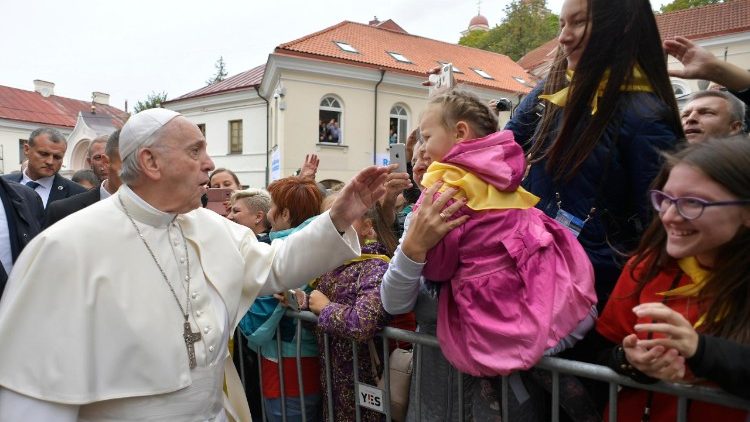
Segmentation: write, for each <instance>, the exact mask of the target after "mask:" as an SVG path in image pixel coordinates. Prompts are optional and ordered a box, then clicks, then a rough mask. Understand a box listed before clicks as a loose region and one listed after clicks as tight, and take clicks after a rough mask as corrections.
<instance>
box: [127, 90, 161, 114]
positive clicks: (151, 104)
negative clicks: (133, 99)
mask: <svg viewBox="0 0 750 422" xmlns="http://www.w3.org/2000/svg"><path fill="white" fill-rule="evenodd" d="M164 101H167V92H166V91H164V92H153V91H152V92H151V93H150V94H148V97H146V99H145V100H144V101H138V103H136V105H135V107H133V111H135V112H136V113H140V112H141V111H143V110H148V109H150V108H159V107H161V105H162V104H163V103H164Z"/></svg>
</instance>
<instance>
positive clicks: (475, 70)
mask: <svg viewBox="0 0 750 422" xmlns="http://www.w3.org/2000/svg"><path fill="white" fill-rule="evenodd" d="M471 70H473V71H474V72H476V74H477V75H479V76H481V77H483V78H484V79H494V78H493V77H492V76H490V74H489V73H487V72H485V71H484V70H482V69H471Z"/></svg>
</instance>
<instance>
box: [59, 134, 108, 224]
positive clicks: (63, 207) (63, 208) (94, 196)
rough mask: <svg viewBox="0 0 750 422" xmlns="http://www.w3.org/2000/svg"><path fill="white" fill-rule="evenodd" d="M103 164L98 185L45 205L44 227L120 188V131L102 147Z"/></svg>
mask: <svg viewBox="0 0 750 422" xmlns="http://www.w3.org/2000/svg"><path fill="white" fill-rule="evenodd" d="M104 154H106V155H105V158H104V164H103V165H104V166H105V167H106V172H105V173H104V174H107V175H108V176H107V179H105V180H104V181H103V182H102V183H101V185H100V186H97V187H94V188H92V189H89V190H88V191H86V192H84V193H80V194H78V195H74V196H71V197H70V198H65V199H63V200H60V201H56V202H53V203H52V204H50V205H49V206H48V207H47V212H46V220H45V224H44V227H49V226H51V225H52V224H54V223H56V222H58V221H60V220H62V219H63V218H65V217H67V216H69V215H70V214H73V213H74V212H76V211H79V210H82V209H84V208H86V207H88V206H89V205H92V204H94V203H96V202H97V201H100V200H102V199H105V198H108V197H109V196H110V195H112V194H113V193H115V192H117V189H119V188H120V184H121V182H120V169H121V168H122V161H121V160H120V131H119V130H117V131H115V132H113V133H112V134H111V135H110V136H109V139H108V140H107V144H106V145H105V147H104Z"/></svg>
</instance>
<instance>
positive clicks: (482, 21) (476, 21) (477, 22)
mask: <svg viewBox="0 0 750 422" xmlns="http://www.w3.org/2000/svg"><path fill="white" fill-rule="evenodd" d="M472 26H486V27H488V28H489V26H490V23H489V21H487V18H485V17H484V16H482V15H476V16H474V17H473V18H471V21H469V28H471V27H472Z"/></svg>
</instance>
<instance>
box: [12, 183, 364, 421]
mask: <svg viewBox="0 0 750 422" xmlns="http://www.w3.org/2000/svg"><path fill="white" fill-rule="evenodd" d="M118 198H122V200H123V202H124V204H125V206H126V207H127V209H128V210H129V212H130V214H131V215H132V216H133V218H134V219H135V220H136V222H137V225H138V227H139V229H140V231H141V232H142V233H143V235H144V237H145V239H146V241H147V242H148V244H149V245H150V246H151V248H152V249H153V251H154V254H155V255H156V258H157V260H158V261H159V264H160V265H161V266H162V268H163V269H164V271H165V273H166V275H167V277H168V279H169V281H170V283H172V285H173V287H174V291H175V294H176V296H177V297H178V298H179V300H180V303H181V304H182V306H183V308H184V307H185V304H186V298H187V299H189V301H190V317H189V321H190V325H191V328H192V331H200V333H201V335H202V338H201V340H200V341H199V342H198V343H196V344H195V354H196V358H197V367H196V368H195V369H193V370H191V369H190V368H189V363H188V357H187V349H186V345H185V341H184V339H183V322H184V319H183V315H182V313H181V312H180V309H179V307H178V305H177V302H176V300H175V297H174V296H173V294H172V292H171V291H170V290H169V287H168V286H167V284H166V282H165V281H164V279H163V277H162V275H161V273H160V271H159V269H158V268H157V266H156V264H155V263H154V260H153V258H152V257H151V255H150V254H149V252H148V250H147V249H146V247H145V246H144V244H143V242H142V241H141V239H140V238H139V237H138V235H137V234H136V231H135V229H134V228H133V225H132V224H131V222H130V221H129V219H128V218H127V216H126V215H125V213H124V211H123V208H122V206H121V205H120V202H119V200H118ZM180 228H181V229H182V231H180ZM183 233H184V238H183ZM184 242H187V253H188V255H187V256H185V243H184ZM359 254H360V250H359V243H358V241H357V236H356V233H355V232H354V230H353V229H351V228H349V229H348V230H347V232H346V233H345V234H344V236H341V235H339V233H338V232H337V231H336V228H335V226H334V225H333V222H332V221H331V218H330V216H329V215H328V214H327V213H326V214H323V215H321V216H320V217H319V218H317V219H315V220H314V221H313V222H312V223H310V224H309V225H308V226H307V227H305V228H304V229H303V230H301V231H299V232H297V233H295V234H293V235H291V236H289V237H287V238H286V239H285V240H280V241H274V242H273V244H272V245H270V246H269V245H266V244H263V243H259V242H257V240H256V238H255V235H254V234H253V232H252V231H251V230H249V229H248V228H246V227H243V226H240V225H237V224H235V223H232V222H230V221H229V220H227V219H226V218H223V217H221V216H219V215H218V214H215V213H213V212H211V211H208V210H204V209H198V210H194V211H191V212H190V213H187V214H182V215H177V216H175V215H172V214H166V213H163V212H160V211H158V210H156V209H155V208H153V207H151V206H150V205H148V204H147V203H146V202H145V201H143V200H142V199H140V198H139V197H138V196H137V195H135V193H133V191H131V190H130V189H128V187H127V186H122V187H121V188H120V190H119V192H118V193H117V194H115V195H113V196H112V197H110V198H108V199H106V200H103V201H99V202H98V203H96V204H94V205H92V206H90V207H87V208H85V209H83V210H81V211H79V212H77V213H74V214H72V215H71V216H69V217H68V218H66V219H64V220H62V221H61V222H60V223H58V224H55V225H54V226H52V227H51V228H49V229H47V230H45V231H44V232H42V233H41V234H39V235H38V236H37V237H36V238H35V239H34V240H33V241H32V242H31V243H30V244H29V245H28V246H27V247H26V248H25V249H24V251H23V253H22V254H21V256H20V257H19V259H18V261H17V263H16V265H15V266H14V268H13V271H12V273H11V275H10V279H9V281H8V285H7V287H6V289H5V293H4V295H3V297H2V301H0V386H1V387H0V421H1V422H5V421H6V420H8V421H11V420H44V421H50V422H51V421H76V420H82V421H83V420H91V421H114V420H144V419H148V420H164V421H213V420H215V421H224V420H227V419H235V418H237V419H244V417H243V415H247V413H248V411H247V410H246V409H247V404H246V402H245V398H244V392H242V391H240V392H239V395H238V399H239V400H238V401H232V402H231V403H230V400H228V399H227V398H226V397H225V395H224V394H223V391H222V386H223V382H224V375H225V369H226V370H227V379H228V383H231V382H232V380H234V381H235V382H236V380H237V375H236V371H234V366H233V365H232V363H231V357H229V356H228V352H227V346H226V345H227V341H228V339H229V336H230V335H231V334H232V333H233V330H234V327H236V325H237V324H238V323H239V320H240V319H241V318H242V316H243V315H244V313H245V312H246V310H247V309H248V307H249V306H250V304H251V302H252V300H254V299H255V297H256V296H258V295H259V294H262V295H267V294H271V293H274V292H280V291H284V290H286V289H289V288H295V287H298V286H300V285H301V284H304V282H305V281H307V280H310V279H312V278H314V277H316V276H318V275H320V274H322V273H324V272H326V271H329V270H331V269H333V268H335V267H337V266H338V265H340V264H342V263H343V262H344V261H346V260H348V259H352V258H355V257H356V256H358V255H359ZM188 263H189V276H190V283H191V284H190V291H189V292H186V290H185V289H186V277H187V276H188ZM235 384H236V383H235ZM243 408H244V409H243ZM35 412H36V413H35Z"/></svg>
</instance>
